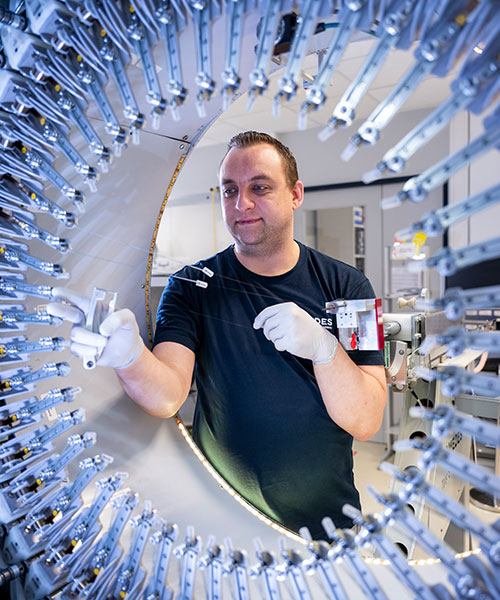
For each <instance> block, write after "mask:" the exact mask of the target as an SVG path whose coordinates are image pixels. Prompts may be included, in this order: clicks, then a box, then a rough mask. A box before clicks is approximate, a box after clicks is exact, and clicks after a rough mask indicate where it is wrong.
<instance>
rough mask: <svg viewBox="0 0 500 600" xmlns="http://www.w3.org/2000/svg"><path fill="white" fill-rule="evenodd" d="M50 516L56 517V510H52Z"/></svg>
mask: <svg viewBox="0 0 500 600" xmlns="http://www.w3.org/2000/svg"><path fill="white" fill-rule="evenodd" d="M52 516H53V517H57V510H55V509H54V510H53V511H52Z"/></svg>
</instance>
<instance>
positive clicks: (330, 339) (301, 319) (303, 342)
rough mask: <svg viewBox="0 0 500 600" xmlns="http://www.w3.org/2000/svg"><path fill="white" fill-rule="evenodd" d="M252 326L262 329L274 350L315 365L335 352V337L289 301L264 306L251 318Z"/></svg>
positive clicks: (328, 358)
mask: <svg viewBox="0 0 500 600" xmlns="http://www.w3.org/2000/svg"><path fill="white" fill-rule="evenodd" d="M253 326H254V328H255V329H260V328H262V330H263V331H264V335H265V336H266V338H267V339H268V340H269V341H271V342H272V343H273V344H274V346H275V348H276V350H279V351H280V352H282V351H283V350H286V351H287V352H290V354H294V355H295V356H300V357H301V358H307V359H309V360H312V362H313V363H314V364H316V365H322V364H325V363H328V362H330V361H331V360H333V358H334V356H335V354H336V352H337V347H338V341H337V338H336V337H335V336H334V335H332V334H331V333H330V332H329V331H327V330H326V329H324V328H323V327H322V326H321V325H320V324H319V323H318V322H317V321H315V320H314V319H313V317H311V315H310V314H309V313H307V312H306V311H305V310H303V309H302V308H300V307H299V306H297V305H296V304H294V303H293V302H284V303H282V304H274V305H273V306H268V307H267V308H265V309H264V310H263V311H261V312H260V313H259V314H258V315H257V316H256V317H255V321H254V323H253Z"/></svg>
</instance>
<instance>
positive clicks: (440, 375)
mask: <svg viewBox="0 0 500 600" xmlns="http://www.w3.org/2000/svg"><path fill="white" fill-rule="evenodd" d="M415 372H416V374H417V375H418V376H419V377H421V378H422V379H425V380H426V381H435V380H438V381H440V382H441V391H442V393H443V394H444V395H445V396H449V397H454V396H456V395H458V394H459V393H460V392H468V391H470V390H473V391H474V393H476V394H482V395H483V396H491V397H494V396H500V379H499V378H498V377H496V376H495V375H486V374H483V373H472V372H471V371H466V370H464V369H462V368H461V367H454V366H446V367H442V369H441V370H439V371H438V370H437V369H433V370H431V369H427V368H425V367H415Z"/></svg>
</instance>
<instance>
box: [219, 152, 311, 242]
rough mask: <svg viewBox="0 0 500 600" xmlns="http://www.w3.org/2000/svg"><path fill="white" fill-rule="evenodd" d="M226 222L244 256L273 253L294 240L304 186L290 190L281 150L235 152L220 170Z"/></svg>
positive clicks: (299, 185) (298, 183) (300, 185)
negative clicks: (286, 241) (263, 252)
mask: <svg viewBox="0 0 500 600" xmlns="http://www.w3.org/2000/svg"><path fill="white" fill-rule="evenodd" d="M220 188H221V200H222V212H223V216H224V222H225V224H226V227H227V228H228V230H229V232H230V234H231V235H232V237H233V238H234V241H235V243H236V249H237V250H239V251H241V252H250V253H256V252H259V251H261V250H263V249H272V247H273V246H274V245H275V244H279V243H281V241H283V240H288V239H291V237H292V236H293V211H294V210H295V209H296V208H298V207H299V206H300V204H301V203H302V195H303V186H302V183H301V182H300V181H298V182H297V183H296V184H295V185H294V187H293V188H292V189H290V187H289V185H288V183H287V180H286V176H285V170H284V168H283V162H282V159H281V156H280V154H279V153H278V152H277V150H276V149H275V148H274V147H273V146H271V145H269V144H258V145H255V146H250V147H248V148H233V149H232V150H230V151H229V153H228V154H227V156H226V158H225V159H224V161H223V163H222V165H221V168H220Z"/></svg>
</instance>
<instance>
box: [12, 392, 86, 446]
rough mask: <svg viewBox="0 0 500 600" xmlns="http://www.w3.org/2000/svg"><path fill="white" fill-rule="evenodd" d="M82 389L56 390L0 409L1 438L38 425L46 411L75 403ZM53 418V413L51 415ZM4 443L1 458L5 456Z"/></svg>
mask: <svg viewBox="0 0 500 600" xmlns="http://www.w3.org/2000/svg"><path fill="white" fill-rule="evenodd" d="M81 391H82V390H81V388H72V387H68V388H63V389H61V388H55V389H52V390H49V391H48V392H47V393H46V394H43V395H42V396H41V397H40V399H38V398H37V397H36V396H30V397H29V398H24V399H23V400H18V401H17V402H11V403H9V404H7V405H5V406H4V407H2V408H1V409H0V423H1V425H0V438H5V437H6V436H9V435H12V434H13V433H16V434H17V433H20V432H21V431H23V430H24V429H26V428H27V427H31V426H33V425H35V424H36V423H38V422H39V421H40V420H41V419H42V417H43V416H44V413H45V411H50V410H53V409H54V408H55V407H56V406H59V404H61V403H62V402H73V400H74V399H75V396H76V394H79V393H80V392H81ZM49 414H50V415H51V417H52V413H49ZM3 449H4V446H3V442H2V447H1V449H0V456H2V455H3Z"/></svg>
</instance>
